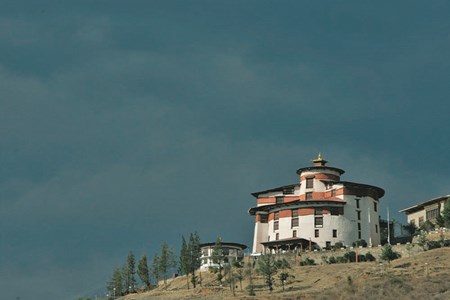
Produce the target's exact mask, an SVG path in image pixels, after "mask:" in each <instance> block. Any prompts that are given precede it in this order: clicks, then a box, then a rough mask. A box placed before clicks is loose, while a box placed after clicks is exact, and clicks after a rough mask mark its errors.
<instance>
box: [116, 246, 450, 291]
mask: <svg viewBox="0 0 450 300" xmlns="http://www.w3.org/2000/svg"><path fill="white" fill-rule="evenodd" d="M292 273H293V274H294V275H295V279H293V280H292V281H290V282H289V283H288V284H287V288H286V292H284V293H283V292H281V286H280V285H279V282H277V285H276V286H275V291H274V292H272V293H269V291H268V290H267V288H266V287H265V286H264V281H263V279H262V278H261V277H257V278H256V280H254V283H255V286H256V288H255V292H256V296H255V297H250V296H248V295H247V292H246V291H245V287H246V286H247V285H248V281H247V280H244V282H243V287H244V290H243V291H240V289H239V287H238V288H237V289H236V296H233V295H232V293H231V292H230V289H229V288H228V287H227V286H224V287H219V286H217V283H216V282H215V280H214V276H213V275H211V274H207V273H202V276H203V278H202V279H203V287H198V288H196V289H195V290H194V289H192V288H191V289H189V290H187V289H186V279H185V277H179V278H176V279H174V280H172V281H171V282H170V284H169V287H168V289H167V291H166V290H164V289H163V288H162V287H159V288H157V289H155V290H152V291H150V292H147V293H142V294H133V295H128V296H127V297H124V299H126V300H147V299H168V300H170V299H258V300H260V299H396V300H401V299H450V281H449V280H448V278H449V277H450V248H440V249H435V250H430V251H427V252H423V253H420V254H417V255H414V256H411V257H407V258H400V259H398V260H395V261H392V262H391V263H390V264H383V265H381V264H380V263H379V262H364V263H358V264H356V263H348V264H335V265H318V266H303V267H299V266H297V267H295V268H294V269H293V271H292ZM237 285H238V286H239V283H238V284H237Z"/></svg>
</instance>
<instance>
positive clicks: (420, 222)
mask: <svg viewBox="0 0 450 300" xmlns="http://www.w3.org/2000/svg"><path fill="white" fill-rule="evenodd" d="M422 224H423V217H419V226H422Z"/></svg>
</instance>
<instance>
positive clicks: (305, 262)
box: [300, 257, 316, 266]
mask: <svg viewBox="0 0 450 300" xmlns="http://www.w3.org/2000/svg"><path fill="white" fill-rule="evenodd" d="M315 264H316V263H315V262H314V259H311V258H309V257H308V258H306V259H305V260H301V261H300V266H314V265H315Z"/></svg>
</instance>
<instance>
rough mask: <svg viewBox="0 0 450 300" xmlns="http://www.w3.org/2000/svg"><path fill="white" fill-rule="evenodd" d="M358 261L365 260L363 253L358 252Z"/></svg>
mask: <svg viewBox="0 0 450 300" xmlns="http://www.w3.org/2000/svg"><path fill="white" fill-rule="evenodd" d="M358 261H359V262H361V261H366V256H365V255H364V254H358Z"/></svg>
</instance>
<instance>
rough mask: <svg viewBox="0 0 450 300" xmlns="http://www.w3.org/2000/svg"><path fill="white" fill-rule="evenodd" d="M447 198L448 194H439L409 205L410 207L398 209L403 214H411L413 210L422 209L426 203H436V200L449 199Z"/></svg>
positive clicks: (449, 196)
mask: <svg viewBox="0 0 450 300" xmlns="http://www.w3.org/2000/svg"><path fill="white" fill-rule="evenodd" d="M449 198H450V195H446V196H440V197H437V198H433V199H431V200H428V201H425V202H422V203H419V204H416V205H414V206H411V207H408V208H404V209H402V210H399V212H404V213H405V214H407V215H408V214H411V213H413V212H416V211H419V210H422V209H423V208H424V207H425V206H428V205H431V204H434V203H438V202H440V201H442V200H446V199H449Z"/></svg>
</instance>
